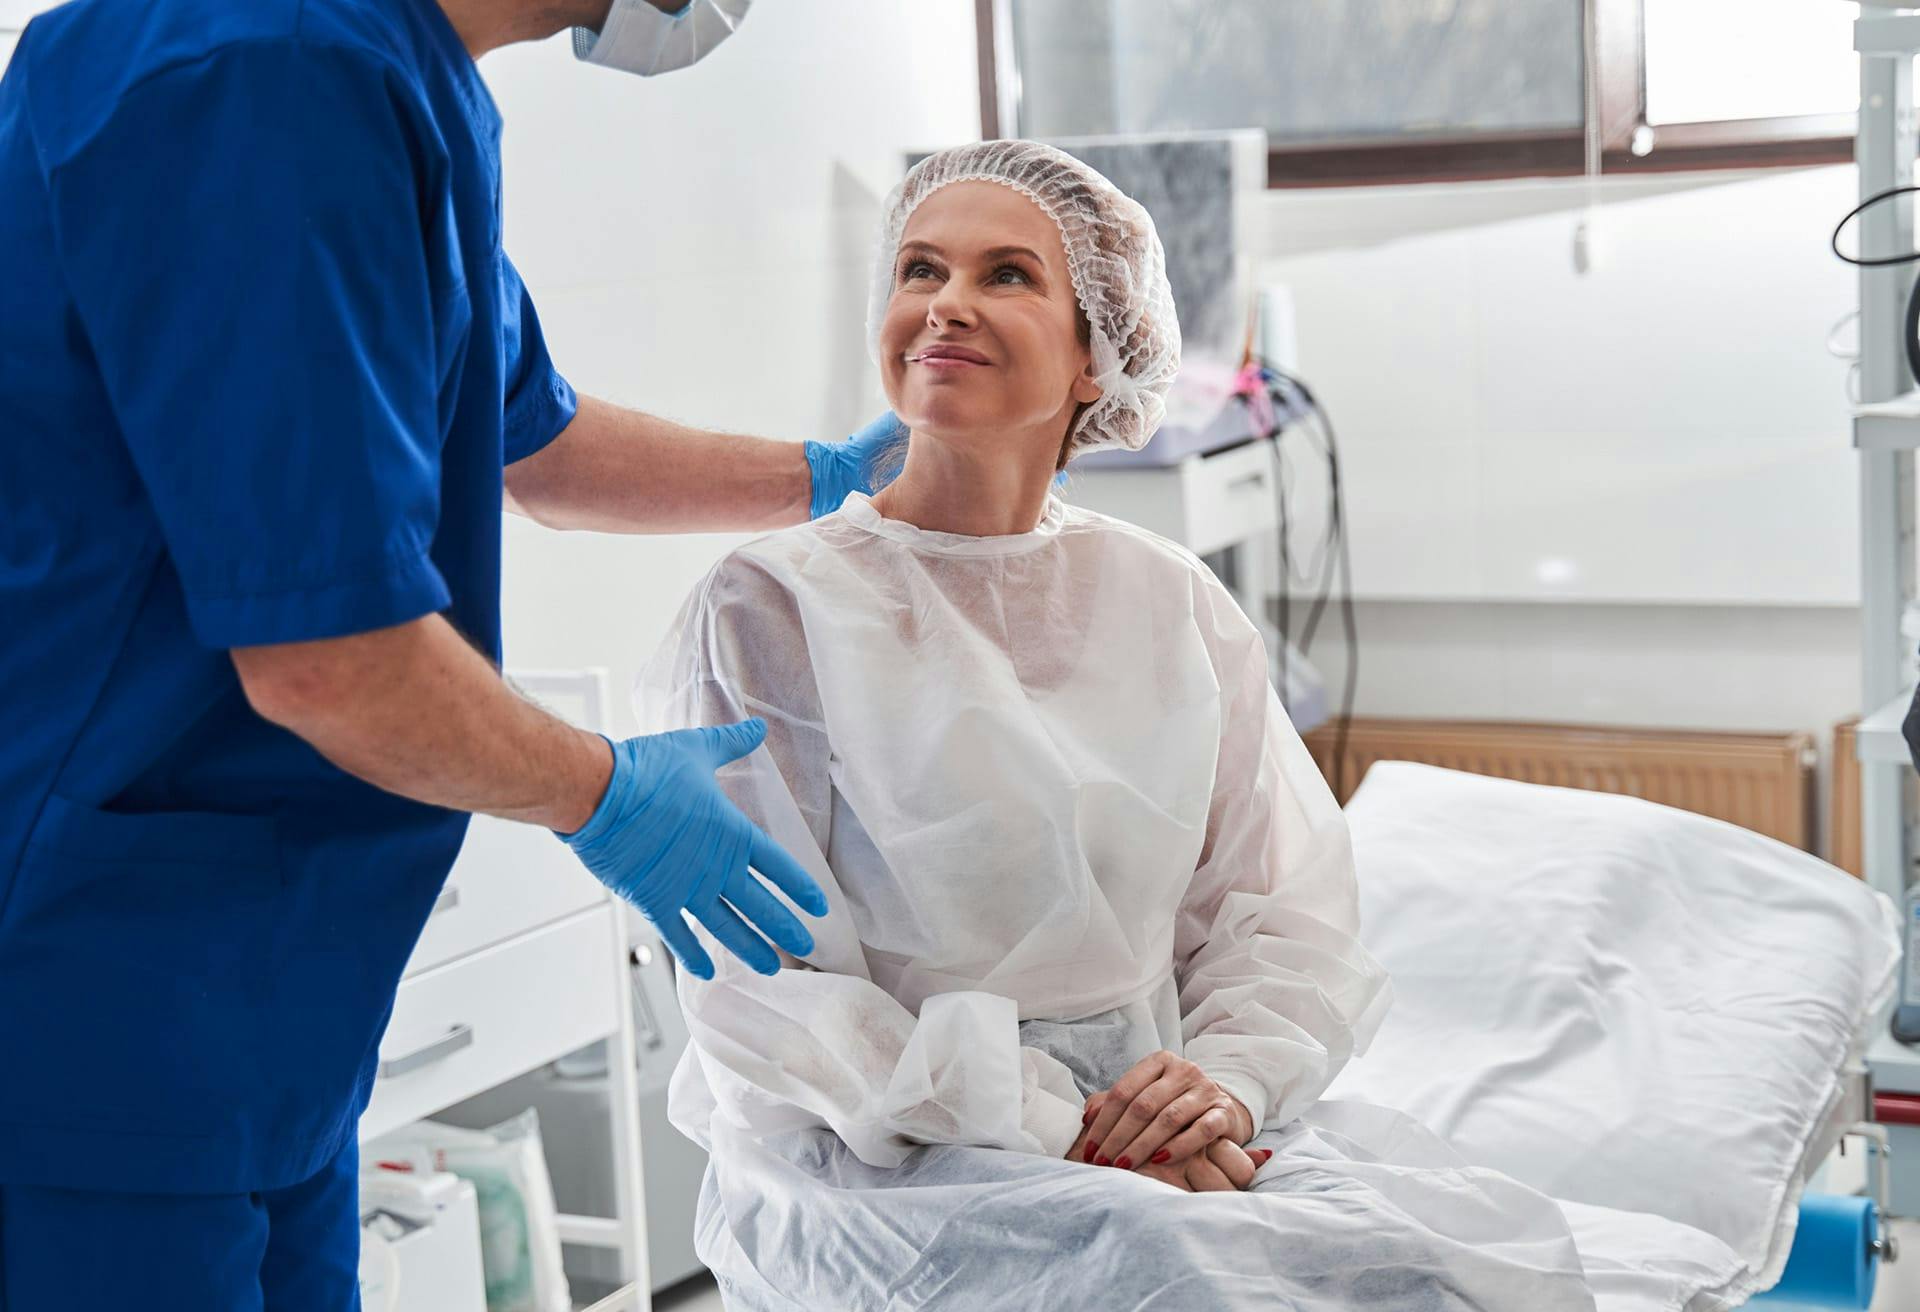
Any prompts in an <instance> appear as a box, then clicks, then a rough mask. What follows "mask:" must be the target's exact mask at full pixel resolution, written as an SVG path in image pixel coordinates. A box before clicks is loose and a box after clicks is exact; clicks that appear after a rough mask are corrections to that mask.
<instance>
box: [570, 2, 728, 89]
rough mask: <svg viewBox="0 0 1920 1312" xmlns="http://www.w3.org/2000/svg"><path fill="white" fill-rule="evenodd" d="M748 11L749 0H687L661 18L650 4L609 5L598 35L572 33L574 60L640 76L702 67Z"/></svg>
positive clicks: (577, 30)
mask: <svg viewBox="0 0 1920 1312" xmlns="http://www.w3.org/2000/svg"><path fill="white" fill-rule="evenodd" d="M752 6H753V0H688V3H687V4H685V5H683V6H681V7H680V9H679V10H677V11H676V12H674V13H671V14H663V13H661V12H660V11H659V10H658V9H656V8H654V7H653V5H652V4H651V3H650V2H649V0H613V8H612V9H610V10H608V11H607V21H606V22H605V23H602V24H601V25H600V30H599V31H598V32H595V31H594V30H593V29H592V28H590V27H576V28H574V29H573V53H574V57H575V58H577V59H584V60H586V61H587V62H588V63H589V64H600V65H602V66H603V67H606V68H617V69H621V70H623V71H625V72H628V73H638V74H640V76H642V77H655V76H658V75H659V74H661V73H671V72H673V71H674V70H675V69H676V68H685V67H687V65H689V64H696V63H698V62H700V60H701V59H703V58H705V57H706V55H707V54H708V53H709V52H710V51H711V50H713V48H714V47H715V46H717V45H719V44H720V43H721V42H722V41H725V40H726V39H727V38H728V37H730V36H732V35H733V30H734V29H735V28H736V27H739V26H740V24H741V23H742V22H744V21H745V19H746V17H747V10H748V9H750V8H752Z"/></svg>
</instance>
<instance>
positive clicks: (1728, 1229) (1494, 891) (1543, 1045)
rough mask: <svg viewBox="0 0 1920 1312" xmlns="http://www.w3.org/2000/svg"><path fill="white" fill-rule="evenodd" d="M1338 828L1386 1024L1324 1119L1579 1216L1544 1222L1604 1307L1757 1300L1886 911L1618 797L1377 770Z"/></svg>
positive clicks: (1881, 946) (1796, 859)
mask: <svg viewBox="0 0 1920 1312" xmlns="http://www.w3.org/2000/svg"><path fill="white" fill-rule="evenodd" d="M1347 816H1348V821H1349V824H1350V825H1351V826H1352V831H1353V839H1354V848H1355V854H1356V861H1357V864H1358V868H1359V874H1360V886H1361V897H1362V917H1363V940H1364V941H1365V942H1366V944H1367V946H1368V947H1369V948H1370V949H1371V950H1372V951H1373V952H1374V954H1375V955H1376V956H1378V957H1379V958H1380V960H1381V961H1382V962H1383V964H1385V965H1386V966H1387V967H1388V969H1389V970H1390V971H1391V972H1392V974H1393V977H1394V981H1395V986H1396V990H1397V993H1398V1001H1397V1003H1396V1006H1395V1009H1394V1011H1393V1013H1392V1014H1391V1015H1390V1016H1389V1017H1388V1018H1387V1021H1386V1024H1385V1026H1384V1027H1383V1028H1382V1030H1381V1032H1380V1035H1379V1037H1378V1039H1377V1040H1376V1042H1375V1045H1374V1047H1373V1050H1372V1051H1371V1053H1369V1054H1368V1056H1367V1057H1365V1058H1364V1059H1362V1060H1360V1061H1359V1062H1357V1063H1355V1064H1354V1065H1353V1066H1350V1067H1349V1068H1348V1071H1347V1073H1346V1074H1345V1075H1344V1076H1343V1077H1342V1078H1341V1079H1340V1080H1339V1081H1338V1082H1337V1083H1336V1085H1335V1086H1334V1088H1333V1090H1331V1091H1330V1095H1329V1096H1331V1097H1352V1098H1359V1099H1364V1100H1366V1101H1370V1102H1377V1103H1382V1104H1385V1105H1388V1106H1393V1107H1398V1108H1400V1109H1402V1110H1405V1111H1407V1112H1408V1113H1410V1114H1411V1115H1413V1116H1415V1117H1416V1118H1417V1119H1419V1120H1420V1121H1421V1122H1423V1123H1424V1124H1425V1125H1427V1126H1428V1127H1429V1128H1431V1129H1433V1130H1434V1131H1435V1132H1436V1133H1438V1134H1439V1135H1440V1137H1441V1138H1442V1139H1444V1140H1446V1141H1447V1142H1448V1143H1449V1144H1450V1145H1452V1146H1453V1147H1454V1148H1455V1149H1456V1150H1458V1151H1459V1152H1460V1153H1461V1154H1462V1155H1463V1156H1464V1157H1465V1158H1467V1160H1469V1161H1472V1162H1474V1163H1476V1164H1478V1165H1483V1166H1490V1167H1493V1168H1495V1169H1498V1170H1500V1171H1503V1172H1505V1173H1507V1174H1509V1175H1511V1176H1513V1177H1514V1178H1515V1179H1517V1180H1520V1181H1523V1182H1524V1183H1527V1184H1530V1185H1532V1186H1533V1187H1535V1188H1537V1189H1539V1190H1541V1191H1542V1192H1543V1193H1546V1194H1548V1195H1549V1196H1551V1197H1553V1198H1555V1199H1558V1200H1562V1201H1564V1202H1567V1203H1572V1204H1583V1205H1587V1206H1586V1207H1584V1208H1583V1207H1579V1206H1575V1207H1570V1208H1568V1209H1567V1211H1568V1215H1569V1221H1570V1222H1571V1223H1573V1225H1574V1229H1575V1232H1576V1238H1577V1239H1579V1240H1580V1241H1581V1251H1582V1256H1583V1259H1584V1260H1586V1261H1587V1263H1588V1266H1589V1274H1590V1277H1592V1276H1594V1275H1595V1269H1596V1268H1599V1269H1600V1272H1599V1276H1598V1278H1596V1279H1595V1280H1594V1283H1595V1286H1596V1292H1597V1295H1598V1296H1599V1298H1600V1301H1601V1303H1602V1306H1617V1307H1618V1308H1619V1309H1621V1312H1628V1310H1629V1309H1631V1312H1642V1309H1655V1308H1668V1307H1672V1308H1679V1307H1686V1306H1688V1304H1689V1301H1690V1300H1692V1301H1693V1307H1694V1308H1695V1309H1696V1310H1697V1312H1698V1310H1704V1309H1712V1308H1715V1307H1721V1306H1734V1305H1737V1304H1738V1302H1740V1301H1742V1300H1743V1299H1744V1298H1745V1296H1746V1295H1747V1294H1748V1293H1750V1292H1752V1291H1753V1290H1755V1289H1764V1288H1767V1287H1769V1286H1770V1285H1771V1284H1772V1283H1773V1281H1774V1280H1775V1279H1777V1277H1778V1275H1779V1271H1780V1268H1781V1267H1782V1265H1783V1264H1784V1262H1785V1258H1786V1253H1787V1250H1788V1248H1789V1247H1790V1245H1791V1241H1792V1235H1793V1228H1794V1223H1795V1220H1796V1215H1797V1214H1796V1211H1795V1203H1796V1202H1797V1200H1798V1197H1799V1194H1800V1190H1801V1188H1802V1186H1803V1185H1804V1183H1805V1179H1806V1176H1807V1174H1808V1173H1809V1172H1810V1171H1811V1170H1812V1169H1814V1168H1816V1167H1817V1166H1818V1165H1819V1163H1818V1162H1817V1161H1812V1160H1809V1156H1810V1148H1811V1147H1812V1145H1813V1143H1814V1140H1815V1137H1816V1134H1817V1131H1818V1129H1819V1127H1820V1124H1821V1122H1822V1120H1823V1119H1824V1118H1825V1117H1826V1115H1827V1113H1828V1111H1829V1109H1830V1108H1831V1107H1832V1105H1833V1102H1834V1100H1835V1099H1836V1098H1837V1097H1838V1096H1839V1092H1840V1087H1841V1073H1842V1071H1843V1069H1844V1067H1845V1066H1846V1064H1847V1062H1848V1061H1849V1059H1850V1057H1851V1056H1854V1055H1857V1053H1858V1050H1859V1048H1860V1046H1861V1045H1862V1042H1863V1038H1862V1036H1863V1035H1864V1034H1865V1033H1866V1032H1867V1030H1868V1027H1869V1024H1870V1022H1871V1020H1872V1018H1874V1017H1875V1016H1877V1015H1878V1014H1880V1012H1881V1011H1882V1010H1883V1009H1884V1007H1885V1005H1886V1003H1887V1002H1888V1000H1889V998H1890V995H1891V991H1892V988H1893V984H1894V977H1895V969H1896V967H1897V965H1898V960H1899V948H1898V940H1897V920H1896V918H1895V915H1894V912H1893V908H1892V906H1891V904H1890V903H1888V901H1887V900H1886V899H1885V898H1884V897H1881V896H1879V895H1878V894H1875V893H1874V892H1872V891H1871V890H1870V889H1868V888H1867V887H1866V886H1864V885H1863V884H1861V883H1860V882H1859V881H1858V880H1855V879H1853V878H1851V877H1849V876H1847V875H1846V874H1844V873H1843V872H1841V871H1838V870H1836V869H1834V868H1833V867H1832V866H1829V865H1827V864H1826V863H1824V862H1822V861H1819V860H1817V859H1816V858H1814V857H1812V856H1809V855H1808V854H1806V853H1804V852H1800V851H1797V850H1795V849H1792V848H1789V847H1787V846H1785V845H1783V844H1780V843H1776V842H1774V841H1772V840H1770V839H1766V838H1763V837H1761V836H1759V835H1757V834H1754V833H1751V832H1749V831H1747V830H1744V829H1740V828H1737V827H1735V826H1733V825H1728V824H1724V823H1722V822H1720V821H1716V820H1710V819H1707V818H1705V817H1701V816H1697V815H1692V814H1689V813H1687V812H1683V811H1677V810H1674V809H1672V808H1668V807H1663V806H1656V805H1654V804H1652V803H1648V802H1643V801H1639V800H1637V799H1634V798H1628V797H1619V796H1611V795H1605V794H1598V793H1587V792H1578V791H1574V790H1570V789H1560V788H1546V787H1540V786H1537V785H1531V784H1523V783H1515V782H1512V781H1508V780H1500V779H1489V778H1482V777H1478V776H1474V775H1467V774H1460V773H1456V772H1454V771H1449V770H1441V769H1436V768H1434V767H1430V766H1422V765H1413V764H1408V763H1403V762H1389V763H1381V764H1378V765H1375V766H1374V767H1373V769H1372V770H1371V772H1369V774H1368V776H1367V779H1366V782H1365V783H1364V784H1363V786H1362V787H1361V789H1360V790H1359V792H1358V793H1357V794H1356V795H1355V796H1354V798H1353V799H1352V801H1351V802H1350V803H1349V804H1348V807H1347ZM1592 1208H1613V1209H1623V1210H1624V1212H1626V1213H1643V1214H1648V1215H1647V1216H1645V1217H1644V1218H1642V1219H1639V1220H1636V1219H1634V1218H1632V1217H1628V1216H1623V1215H1622V1214H1621V1213H1620V1212H1597V1211H1593V1210H1591V1209H1592ZM1661 1217H1664V1218H1666V1219H1667V1220H1669V1221H1672V1222H1679V1223H1681V1225H1682V1226H1684V1227H1689V1228H1691V1229H1692V1230H1694V1231H1698V1232H1701V1234H1702V1235H1703V1237H1711V1238H1712V1239H1714V1240H1717V1241H1718V1244H1719V1251H1716V1250H1715V1249H1714V1248H1713V1247H1711V1246H1708V1245H1704V1244H1702V1243H1700V1242H1699V1241H1698V1240H1695V1239H1692V1238H1690V1237H1689V1236H1688V1235H1687V1234H1686V1233H1685V1232H1684V1231H1683V1230H1679V1229H1671V1228H1668V1227H1664V1226H1661V1225H1658V1224H1655V1222H1656V1221H1657V1220H1658V1218H1661ZM1728 1254H1730V1255H1731V1256H1732V1257H1733V1258H1734V1259H1735V1260H1736V1261H1737V1263H1738V1269H1737V1270H1735V1271H1732V1272H1728V1271H1727V1270H1725V1269H1724V1268H1725V1266H1726V1255H1728ZM1636 1267H1638V1268H1639V1269H1637V1270H1636V1269H1635V1268H1636ZM1689 1290H1691V1292H1690V1293H1689V1292H1688V1291H1689ZM1676 1298H1677V1299H1678V1300H1679V1301H1674V1300H1675V1299H1676ZM1609 1300H1612V1301H1609ZM1662 1300H1665V1301H1662Z"/></svg>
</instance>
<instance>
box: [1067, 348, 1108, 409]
mask: <svg viewBox="0 0 1920 1312" xmlns="http://www.w3.org/2000/svg"><path fill="white" fill-rule="evenodd" d="M1106 394H1107V389H1106V388H1104V387H1102V386H1100V384H1099V383H1097V382H1095V381H1094V378H1093V360H1092V359H1091V358H1089V359H1088V360H1087V362H1086V364H1085V365H1083V366H1081V369H1080V372H1079V373H1078V374H1076V375H1074V379H1073V399H1074V400H1076V401H1078V402H1079V403H1080V404H1081V405H1092V404H1093V403H1094V402H1095V401H1098V400H1099V399H1100V398H1101V397H1103V396H1105V395H1106Z"/></svg>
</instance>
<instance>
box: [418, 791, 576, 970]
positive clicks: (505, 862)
mask: <svg viewBox="0 0 1920 1312" xmlns="http://www.w3.org/2000/svg"><path fill="white" fill-rule="evenodd" d="M605 897H606V890H605V889H604V888H602V887H601V885H600V884H599V883H598V882H597V881H595V879H594V877H593V876H592V875H590V874H588V873H587V871H586V868H585V867H584V866H582V865H581V864H580V861H579V858H577V857H576V856H574V854H573V853H572V852H571V851H570V850H569V849H568V848H567V845H566V844H565V843H562V842H561V841H560V840H559V839H557V838H555V837H554V836H553V835H552V834H551V833H550V832H548V831H547V830H545V829H542V828H540V827H539V826H538V825H525V824H519V823H516V822H515V821H512V820H498V819H495V818H494V817H493V816H490V815H476V816H475V817H473V821H472V823H471V824H470V825H468V827H467V841H466V843H465V845H464V846H462V847H461V849H460V856H459V859H458V860H456V861H455V862H454V863H453V870H452V871H451V872H450V873H449V874H448V875H447V886H446V888H445V890H444V891H443V892H442V893H441V894H440V901H439V902H438V903H436V904H435V906H434V910H433V914H432V915H431V916H430V917H428V919H427V926H426V928H425V929H423V930H421V931H420V941H419V942H418V943H416V944H415V945H414V948H413V955H412V956H411V957H410V958H408V960H407V970H406V973H407V975H408V976H409V977H411V976H414V975H417V974H419V973H420V972H422V971H425V970H431V969H432V968H433V967H435V966H438V965H440V964H442V963H443V962H448V961H452V960H453V959H454V958H455V957H461V956H465V955H466V954H467V953H469V952H477V951H478V950H479V949H481V948H484V947H489V946H491V945H493V944H495V943H504V942H505V941H506V940H508V939H510V938H512V937H513V936H514V935H516V934H521V933H525V932H526V931H527V930H530V929H534V928H536V927H538V926H540V925H545V924H549V923H551V922H553V921H555V920H559V919H561V918H563V917H565V916H569V915H571V914H573V913H574V912H576V911H584V910H585V909H586V908H588V907H591V906H593V905H595V904H596V903H598V902H600V901H602V900H603V899H604V898H605Z"/></svg>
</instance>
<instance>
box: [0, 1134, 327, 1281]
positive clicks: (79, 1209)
mask: <svg viewBox="0 0 1920 1312" xmlns="http://www.w3.org/2000/svg"><path fill="white" fill-rule="evenodd" d="M359 1262H360V1153H359V1148H358V1146H357V1145H353V1144H349V1145H348V1146H347V1148H346V1149H345V1150H344V1151H342V1152H341V1154H340V1155H339V1156H338V1157H336V1158H334V1159H333V1161H332V1162H330V1163H328V1164H327V1165H326V1166H325V1167H324V1168H322V1169H321V1171H320V1173H319V1174H317V1175H315V1176H314V1177H313V1178H312V1179H310V1180H306V1181H303V1182H302V1183H300V1184H296V1185H293V1186H292V1187H290V1188H287V1189H275V1190H273V1191H271V1192H269V1193H258V1194H181V1195H167V1194H112V1193H93V1192H88V1191H84V1190H77V1189H46V1188H41V1187H39V1186H29V1185H10V1184H4V1183H0V1312H125V1309H129V1308H138V1309H141V1312H359V1308H360V1278H359Z"/></svg>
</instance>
